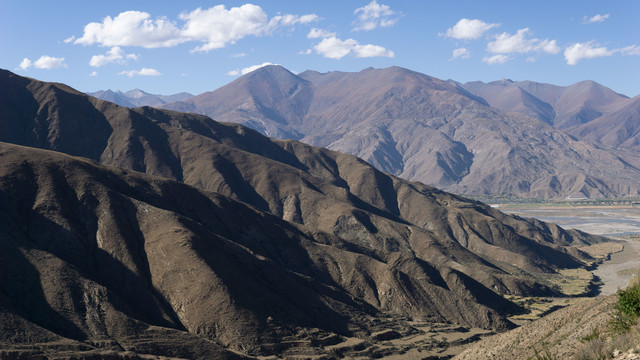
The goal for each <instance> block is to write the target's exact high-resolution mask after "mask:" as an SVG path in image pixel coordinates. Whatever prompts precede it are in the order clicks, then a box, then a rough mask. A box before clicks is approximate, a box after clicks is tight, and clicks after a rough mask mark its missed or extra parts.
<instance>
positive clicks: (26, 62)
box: [20, 58, 32, 70]
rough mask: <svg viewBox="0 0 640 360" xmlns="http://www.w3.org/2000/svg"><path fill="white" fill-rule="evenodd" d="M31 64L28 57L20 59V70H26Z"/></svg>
mask: <svg viewBox="0 0 640 360" xmlns="http://www.w3.org/2000/svg"><path fill="white" fill-rule="evenodd" d="M31 65H32V62H31V60H29V59H28V58H24V59H22V61H21V62H20V69H22V70H27V69H28V68H30V67H31Z"/></svg>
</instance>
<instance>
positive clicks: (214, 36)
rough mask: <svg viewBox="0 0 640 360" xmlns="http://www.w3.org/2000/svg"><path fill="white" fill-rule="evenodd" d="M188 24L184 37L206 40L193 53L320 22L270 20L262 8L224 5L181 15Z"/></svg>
mask: <svg viewBox="0 0 640 360" xmlns="http://www.w3.org/2000/svg"><path fill="white" fill-rule="evenodd" d="M180 19H181V20H184V21H185V22H186V24H185V25H184V27H183V28H182V32H181V34H182V35H183V36H184V37H186V38H188V39H189V40H193V41H202V42H204V45H201V46H198V47H196V48H195V49H193V50H192V51H193V52H208V51H211V50H213V49H219V48H222V47H225V46H226V45H227V44H234V43H235V42H236V41H238V40H240V39H242V38H245V37H247V36H250V35H252V36H261V35H264V34H268V33H270V32H271V31H273V30H275V29H277V28H278V27H281V26H293V25H295V24H306V23H309V22H312V21H317V20H318V19H319V18H318V16H317V15H315V14H307V15H301V16H298V15H291V14H286V15H278V16H274V17H273V18H272V19H271V20H270V21H268V20H267V19H268V18H267V14H266V13H265V12H264V10H262V8H261V7H260V6H257V5H253V4H245V5H242V6H240V7H232V8H230V9H228V10H227V8H226V7H225V6H224V5H217V6H214V7H211V8H209V9H206V10H202V9H201V8H198V9H196V10H194V11H192V12H190V13H182V14H180Z"/></svg>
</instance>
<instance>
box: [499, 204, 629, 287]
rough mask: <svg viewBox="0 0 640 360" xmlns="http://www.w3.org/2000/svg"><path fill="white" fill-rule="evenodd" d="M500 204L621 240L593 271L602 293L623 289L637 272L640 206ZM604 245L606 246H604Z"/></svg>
mask: <svg viewBox="0 0 640 360" xmlns="http://www.w3.org/2000/svg"><path fill="white" fill-rule="evenodd" d="M499 207H500V210H502V211H504V212H506V213H511V214H516V215H519V216H522V217H534V218H537V219H540V220H543V221H547V222H553V223H556V224H558V225H560V226H562V227H564V228H573V229H578V230H582V231H585V232H588V233H591V234H596V235H604V236H607V237H610V238H612V239H616V240H621V241H623V243H622V248H621V249H618V250H620V251H617V252H615V253H614V254H612V255H611V256H610V258H609V259H608V260H606V261H604V262H603V263H602V264H600V265H599V266H598V268H597V269H596V270H595V271H594V272H593V273H594V275H596V276H597V277H599V278H600V280H601V281H602V283H603V285H602V287H601V288H600V291H601V294H602V295H610V294H614V293H615V292H616V291H617V290H618V289H621V288H625V287H626V286H627V285H628V284H629V282H630V281H631V280H632V279H633V277H634V276H636V275H637V274H638V271H640V207H630V206H585V207H575V206H569V205H566V206H548V207H541V206H536V207H519V206H512V205H500V206H499ZM603 246H605V247H606V245H603ZM611 249H613V248H611ZM592 250H597V249H592ZM602 250H605V251H606V250H607V249H602ZM613 250H616V249H613Z"/></svg>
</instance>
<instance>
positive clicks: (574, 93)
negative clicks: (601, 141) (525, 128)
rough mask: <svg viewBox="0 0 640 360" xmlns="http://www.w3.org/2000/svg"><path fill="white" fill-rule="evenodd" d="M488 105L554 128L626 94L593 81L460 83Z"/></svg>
mask: <svg viewBox="0 0 640 360" xmlns="http://www.w3.org/2000/svg"><path fill="white" fill-rule="evenodd" d="M460 86H461V87H462V88H464V89H466V90H468V91H469V92H471V93H472V94H474V95H477V96H479V97H481V98H483V99H484V100H486V101H487V102H488V103H489V105H491V106H492V107H494V108H496V109H500V110H504V111H515V112H519V113H523V114H526V115H529V116H531V117H534V118H537V119H540V120H542V121H544V122H546V123H549V124H551V125H552V126H554V127H555V128H557V129H566V128H569V127H572V126H576V125H580V124H584V123H588V122H590V121H592V120H594V119H596V118H598V117H600V116H602V115H604V114H606V113H608V112H611V111H612V110H613V109H614V108H616V107H617V106H619V105H620V104H622V103H624V102H625V101H626V100H627V99H628V97H627V96H625V95H621V94H618V93H616V92H614V91H612V90H611V89H609V88H607V87H605V86H602V85H600V84H598V83H596V82H594V81H581V82H578V83H576V84H573V85H571V86H557V85H551V84H544V83H536V82H533V81H511V80H505V79H503V80H500V81H494V82H489V83H483V82H481V81H475V82H468V83H465V84H461V85H460Z"/></svg>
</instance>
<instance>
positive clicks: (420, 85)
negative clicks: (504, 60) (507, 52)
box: [160, 66, 640, 198]
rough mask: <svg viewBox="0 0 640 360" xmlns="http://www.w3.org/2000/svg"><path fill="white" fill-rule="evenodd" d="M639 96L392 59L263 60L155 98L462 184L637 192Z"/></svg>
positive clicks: (503, 191)
mask: <svg viewBox="0 0 640 360" xmlns="http://www.w3.org/2000/svg"><path fill="white" fill-rule="evenodd" d="M637 104H638V99H637V98H634V99H629V98H627V97H625V96H623V95H620V94H617V93H615V92H613V91H611V90H610V89H608V88H606V87H604V86H601V85H599V84H597V83H595V82H590V81H585V82H581V83H578V84H575V85H572V86H568V87H560V86H555V85H550V84H541V83H535V82H531V81H523V82H513V81H510V80H502V81H498V82H494V83H488V84H485V83H481V82H474V83H467V84H459V83H456V82H454V81H442V80H439V79H436V78H433V77H430V76H427V75H424V74H421V73H417V72H414V71H411V70H407V69H403V68H399V67H391V68H386V69H372V68H369V69H365V70H363V71H360V72H357V73H346V72H338V71H334V72H329V73H319V72H315V71H305V72H303V73H300V74H297V75H296V74H293V73H291V72H289V71H288V70H286V69H285V68H283V67H281V66H266V67H263V68H260V69H258V70H255V71H253V72H251V73H249V74H246V75H244V76H242V77H240V78H238V79H237V80H235V81H233V82H231V83H229V84H228V85H225V86H223V87H221V88H219V89H217V90H214V91H211V92H206V93H203V94H200V95H197V96H194V97H191V98H188V99H186V100H183V101H178V102H173V103H169V104H165V105H161V106H160V107H161V108H165V109H173V110H178V111H184V112H192V113H198V114H204V115H207V116H210V117H212V118H214V119H217V120H220V121H229V122H235V123H240V124H244V125H246V126H249V127H251V128H253V129H255V130H257V131H259V132H260V133H262V134H265V135H268V136H272V137H275V138H280V139H286V138H289V139H297V140H300V141H302V142H305V143H308V144H311V145H315V146H321V147H326V148H329V149H332V150H336V151H341V152H346V153H350V154H353V155H356V156H358V157H360V158H362V159H364V160H366V161H367V162H369V163H370V164H372V165H373V166H375V167H376V168H378V169H380V170H382V171H385V172H388V173H391V174H393V175H396V176H400V177H402V178H406V179H409V180H416V181H420V182H423V183H426V184H429V185H433V186H436V187H439V188H442V189H445V190H447V191H451V192H455V193H459V194H466V195H511V196H520V197H535V198H558V197H573V198H603V197H617V196H637V195H639V194H640V186H639V185H638V182H637V179H638V177H639V176H640V161H638V160H639V159H638V156H637V155H636V152H635V151H633V149H631V148H629V147H626V146H627V145H628V144H631V145H633V144H636V141H637V140H634V139H635V137H636V136H637V129H638V121H640V119H639V116H638V106H637ZM612 119H615V121H617V122H619V123H617V125H615V121H612ZM598 124H605V125H598ZM604 132H606V133H604Z"/></svg>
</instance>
